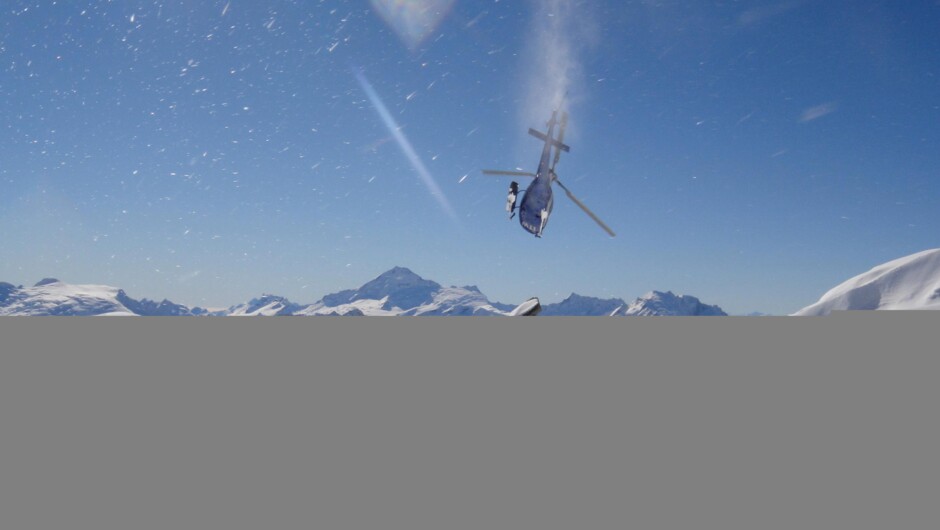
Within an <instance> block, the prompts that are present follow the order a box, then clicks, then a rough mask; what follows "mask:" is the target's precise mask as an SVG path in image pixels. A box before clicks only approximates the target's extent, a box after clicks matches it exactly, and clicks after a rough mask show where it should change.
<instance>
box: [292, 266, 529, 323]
mask: <svg viewBox="0 0 940 530" xmlns="http://www.w3.org/2000/svg"><path fill="white" fill-rule="evenodd" d="M514 307H515V306H510V305H506V304H499V303H493V302H490V301H489V300H488V299H487V298H486V296H484V295H483V293H481V292H480V290H479V289H478V288H476V287H475V286H467V287H442V286H441V285H440V284H439V283H437V282H433V281H431V280H425V279H424V278H422V277H420V276H418V275H417V274H415V273H414V272H412V271H411V270H409V269H406V268H404V267H395V268H393V269H391V270H389V271H388V272H385V273H383V274H381V275H380V276H379V277H377V278H375V279H374V280H372V281H370V282H368V283H366V284H365V285H363V286H362V287H360V288H359V289H348V290H345V291H340V292H338V293H334V294H330V295H327V296H324V297H323V299H322V300H320V301H319V302H317V303H315V304H311V305H309V306H307V307H305V308H303V309H300V310H299V311H297V312H296V313H295V314H297V315H330V314H336V315H359V314H362V315H369V316H373V315H406V316H457V315H478V316H479V315H506V314H508V313H509V311H511V310H512V309H513V308H514Z"/></svg>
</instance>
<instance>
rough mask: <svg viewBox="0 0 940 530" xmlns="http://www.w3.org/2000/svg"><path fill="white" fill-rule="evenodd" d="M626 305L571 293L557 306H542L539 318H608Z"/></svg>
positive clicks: (610, 299)
mask: <svg viewBox="0 0 940 530" xmlns="http://www.w3.org/2000/svg"><path fill="white" fill-rule="evenodd" d="M626 305H627V303H626V302H624V301H623V300H621V299H620V298H608V299H602V298H594V297H592V296H581V295H579V294H575V293H571V296H569V297H568V298H565V299H564V300H562V301H561V302H558V303H557V304H545V305H543V306H542V312H541V313H539V315H540V316H609V315H611V314H612V313H614V312H615V311H620V310H622V309H623V308H624V307H626Z"/></svg>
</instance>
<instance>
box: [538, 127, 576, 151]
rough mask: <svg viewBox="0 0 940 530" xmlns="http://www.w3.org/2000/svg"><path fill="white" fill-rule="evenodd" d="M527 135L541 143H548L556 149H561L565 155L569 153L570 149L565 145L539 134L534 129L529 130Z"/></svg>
mask: <svg viewBox="0 0 940 530" xmlns="http://www.w3.org/2000/svg"><path fill="white" fill-rule="evenodd" d="M529 134H531V135H532V136H534V137H536V138H538V139H539V140H542V141H543V142H550V143H551V144H552V146H554V147H557V148H558V149H561V150H562V151H564V152H566V153H569V152H571V148H570V147H568V146H567V145H565V144H563V143H561V142H560V141H558V140H556V139H554V138H549V137H548V136H546V135H545V134H543V133H540V132H538V131H536V130H535V129H529Z"/></svg>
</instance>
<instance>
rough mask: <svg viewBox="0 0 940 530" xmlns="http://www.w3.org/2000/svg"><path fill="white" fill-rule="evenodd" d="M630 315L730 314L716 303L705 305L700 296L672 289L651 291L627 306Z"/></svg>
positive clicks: (627, 313)
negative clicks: (677, 292)
mask: <svg viewBox="0 0 940 530" xmlns="http://www.w3.org/2000/svg"><path fill="white" fill-rule="evenodd" d="M625 314H626V315H628V316H653V315H659V316H690V317H691V316H728V314H727V313H725V312H724V311H723V310H722V309H721V308H720V307H718V306H716V305H705V304H703V303H702V302H701V301H700V300H699V299H698V298H696V297H694V296H689V295H677V294H675V293H673V292H672V291H666V292H662V291H650V292H648V293H646V294H645V295H643V296H641V297H640V298H637V299H636V300H634V301H633V303H632V304H630V307H628V308H627V310H626V312H625Z"/></svg>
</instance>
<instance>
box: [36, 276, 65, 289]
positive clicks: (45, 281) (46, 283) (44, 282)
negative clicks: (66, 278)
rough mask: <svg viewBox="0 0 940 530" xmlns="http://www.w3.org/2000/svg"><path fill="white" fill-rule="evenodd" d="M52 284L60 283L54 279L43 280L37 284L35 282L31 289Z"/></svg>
mask: <svg viewBox="0 0 940 530" xmlns="http://www.w3.org/2000/svg"><path fill="white" fill-rule="evenodd" d="M52 283H61V282H60V281H59V280H58V279H56V278H43V279H41V280H39V281H38V282H36V285H34V286H33V287H42V286H43V285H49V284H52Z"/></svg>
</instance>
